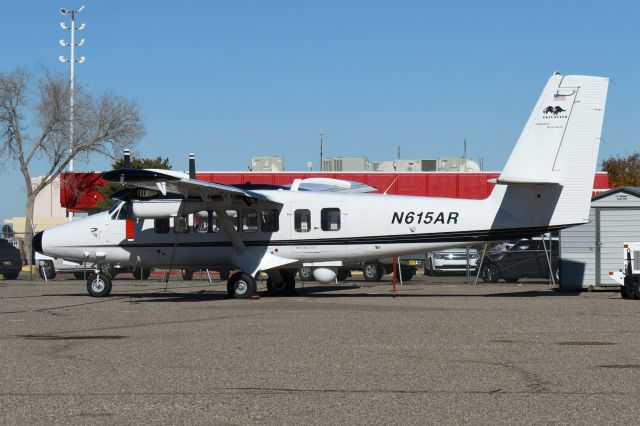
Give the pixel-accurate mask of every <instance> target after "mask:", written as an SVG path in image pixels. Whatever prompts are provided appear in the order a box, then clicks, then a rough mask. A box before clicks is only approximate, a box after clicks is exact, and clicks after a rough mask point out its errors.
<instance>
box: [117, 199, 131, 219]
mask: <svg viewBox="0 0 640 426" xmlns="http://www.w3.org/2000/svg"><path fill="white" fill-rule="evenodd" d="M128 213H129V204H127V203H123V204H122V207H121V208H120V211H119V212H118V220H124V219H127V218H128V217H129V214H128Z"/></svg>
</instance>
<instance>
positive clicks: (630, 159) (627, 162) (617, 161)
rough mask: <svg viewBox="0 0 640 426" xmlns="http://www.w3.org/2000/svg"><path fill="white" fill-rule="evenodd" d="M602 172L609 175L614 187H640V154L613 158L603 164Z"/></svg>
mask: <svg viewBox="0 0 640 426" xmlns="http://www.w3.org/2000/svg"><path fill="white" fill-rule="evenodd" d="M602 170H604V171H605V172H607V173H608V174H609V183H610V184H611V185H613V186H638V185H640V152H638V151H636V152H634V153H632V154H629V155H627V156H625V157H620V156H611V157H609V158H607V159H606V160H604V161H603V162H602Z"/></svg>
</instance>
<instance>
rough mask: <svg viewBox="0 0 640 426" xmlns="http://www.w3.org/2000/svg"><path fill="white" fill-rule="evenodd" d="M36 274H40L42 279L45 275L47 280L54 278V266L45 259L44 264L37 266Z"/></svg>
mask: <svg viewBox="0 0 640 426" xmlns="http://www.w3.org/2000/svg"><path fill="white" fill-rule="evenodd" d="M38 275H40V278H42V279H43V280H44V279H45V275H46V277H47V278H46V279H47V280H52V279H54V278H55V277H56V268H55V267H54V266H53V262H52V261H50V260H47V261H46V262H45V263H44V266H39V267H38Z"/></svg>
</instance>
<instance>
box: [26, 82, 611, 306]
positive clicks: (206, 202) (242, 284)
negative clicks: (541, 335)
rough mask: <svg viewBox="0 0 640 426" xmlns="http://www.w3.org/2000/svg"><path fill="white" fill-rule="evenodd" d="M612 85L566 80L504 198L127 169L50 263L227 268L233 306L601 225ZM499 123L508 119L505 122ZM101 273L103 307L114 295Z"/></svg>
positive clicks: (543, 113) (531, 128)
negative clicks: (117, 189)
mask: <svg viewBox="0 0 640 426" xmlns="http://www.w3.org/2000/svg"><path fill="white" fill-rule="evenodd" d="M608 83H609V80H608V79H607V78H602V77H588V76H563V75H560V74H558V73H556V74H555V75H553V76H552V77H551V78H550V79H549V81H548V83H547V84H546V86H545V88H544V90H543V92H542V95H541V96H540V98H539V100H538V102H537V103H536V105H535V107H534V109H533V112H532V113H531V116H530V117H529V120H528V121H527V123H526V125H525V127H524V130H523V131H522V134H521V135H520V138H519V139H518V142H517V143H516V146H515V148H514V150H513V152H512V153H511V155H510V157H509V160H508V161H507V164H506V165H505V167H504V170H503V172H502V173H501V174H500V176H499V177H498V178H497V179H495V180H494V182H495V183H496V185H495V187H494V189H493V191H492V193H491V195H490V196H489V197H488V198H486V199H484V200H465V199H450V198H435V197H417V196H398V195H384V194H370V193H366V192H369V191H372V190H374V188H371V187H368V186H366V185H363V184H357V183H354V182H346V181H335V180H332V179H322V178H320V179H311V180H305V181H295V182H294V183H293V184H292V185H291V186H289V187H274V186H267V185H250V184H249V185H225V184H218V183H210V182H205V181H200V180H197V179H195V161H194V160H193V156H191V158H190V173H189V174H187V173H180V172H174V171H166V170H135V169H130V168H125V169H122V170H112V171H109V172H105V173H104V174H103V177H104V178H105V179H106V180H107V181H110V182H120V183H122V184H123V185H124V186H125V188H128V190H127V194H126V196H125V197H124V198H123V201H121V202H118V203H116V204H114V205H113V207H112V208H111V209H110V210H109V211H107V212H103V213H99V214H95V215H93V216H89V217H87V218H84V219H81V220H76V221H73V222H70V223H65V224H63V225H60V226H57V227H55V228H52V229H49V230H47V231H44V232H40V233H38V234H37V235H36V236H35V237H34V239H33V247H34V249H35V250H36V251H39V252H42V253H44V254H47V255H50V256H53V257H63V258H65V259H76V260H79V261H84V262H89V263H96V264H98V265H106V264H112V265H113V264H119V265H128V266H133V267H139V266H143V267H165V268H166V267H169V268H206V267H209V268H216V267H230V268H235V269H239V270H240V272H237V273H235V274H234V275H232V276H231V277H230V278H229V280H228V283H227V290H228V293H229V295H230V297H235V298H247V297H250V296H251V295H252V294H253V293H254V292H255V291H256V281H255V278H256V276H257V275H258V274H259V273H260V271H265V272H267V274H268V277H269V278H268V280H267V287H268V290H269V291H270V292H271V293H274V294H289V293H291V292H292V291H293V289H294V288H295V279H294V276H293V275H292V274H291V273H290V272H289V271H288V270H289V269H291V268H297V267H300V266H302V265H304V266H311V267H313V268H314V271H313V272H314V277H315V279H316V280H318V281H320V282H323V283H327V282H331V281H333V280H334V279H335V277H336V271H337V268H339V267H340V266H342V265H343V262H344V263H347V262H348V263H352V262H354V261H364V260H369V259H380V258H384V257H389V256H400V255H403V254H411V253H417V252H425V251H429V250H434V249H442V248H447V247H459V246H461V245H467V244H477V243H480V242H486V241H496V240H505V239H516V238H520V237H526V236H533V235H539V234H542V233H545V232H548V231H553V230H558V229H561V228H566V227H569V226H573V225H578V224H582V223H586V222H588V217H589V204H590V199H591V191H592V184H593V179H594V172H595V167H596V161H597V157H598V148H599V144H600V134H601V130H602V121H603V117H604V107H605V102H606V96H607V89H608ZM495 120H496V124H497V125H499V123H500V122H501V121H502V118H501V117H500V114H499V113H498V115H497V116H495ZM111 284H112V283H111V279H110V277H109V276H108V275H107V274H105V273H101V272H100V270H99V269H97V270H96V271H95V273H93V274H91V276H90V277H89V279H88V280H87V290H88V292H89V294H90V295H91V296H106V295H108V294H109V293H110V291H111Z"/></svg>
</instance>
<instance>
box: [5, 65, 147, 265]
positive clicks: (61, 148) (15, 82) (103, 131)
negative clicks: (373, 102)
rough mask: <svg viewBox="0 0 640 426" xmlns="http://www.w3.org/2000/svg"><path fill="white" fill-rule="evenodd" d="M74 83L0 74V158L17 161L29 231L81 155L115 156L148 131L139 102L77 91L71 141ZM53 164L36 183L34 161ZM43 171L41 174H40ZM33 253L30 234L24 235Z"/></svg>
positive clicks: (46, 75)
mask: <svg viewBox="0 0 640 426" xmlns="http://www.w3.org/2000/svg"><path fill="white" fill-rule="evenodd" d="M69 90H70V87H69V81H68V80H67V79H66V78H63V77H61V76H55V75H52V74H49V73H44V75H42V76H41V77H39V78H34V77H33V76H32V75H31V74H30V73H29V72H27V71H26V70H24V69H16V70H14V71H12V72H10V73H2V72H0V137H1V138H2V139H1V140H0V158H4V159H5V160H7V161H10V162H15V164H16V165H17V166H18V167H19V168H20V172H22V176H23V178H24V185H25V190H26V195H27V200H26V215H25V216H26V222H27V223H26V224H25V229H26V230H27V232H31V233H33V206H34V202H35V199H36V196H37V195H38V193H40V191H42V190H43V189H44V188H45V187H46V186H47V185H49V184H50V183H51V182H52V181H53V180H54V179H55V178H56V177H57V176H58V175H59V174H60V173H61V172H62V171H63V170H64V169H65V167H67V165H68V164H69V161H71V160H72V159H74V158H75V157H76V156H77V155H78V154H91V153H99V154H102V155H106V156H109V157H111V158H115V157H116V156H118V155H119V154H120V152H121V151H122V149H123V148H125V147H130V146H132V145H134V144H135V143H136V142H137V141H138V140H139V139H140V138H141V137H142V136H143V135H144V133H145V131H144V126H143V124H142V116H141V114H140V112H139V111H138V107H137V106H136V104H135V103H134V102H133V101H131V100H128V99H125V98H122V97H119V96H115V95H113V94H112V93H111V92H105V93H103V94H102V95H100V96H98V97H92V96H90V95H89V94H87V93H85V92H84V91H83V90H82V89H81V88H78V87H77V86H76V88H75V90H74V104H75V106H74V129H75V130H74V134H73V143H71V141H70V139H69V121H70V117H69V107H70V105H69V94H70V93H69ZM38 159H43V160H46V161H47V162H48V165H47V168H46V171H45V172H44V173H43V174H41V175H42V176H43V179H42V180H41V181H40V182H38V183H37V184H32V182H31V176H32V168H33V163H34V162H35V161H34V160H38ZM38 174H40V173H38ZM25 243H26V252H27V254H28V255H29V256H31V238H28V237H27V238H25Z"/></svg>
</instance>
